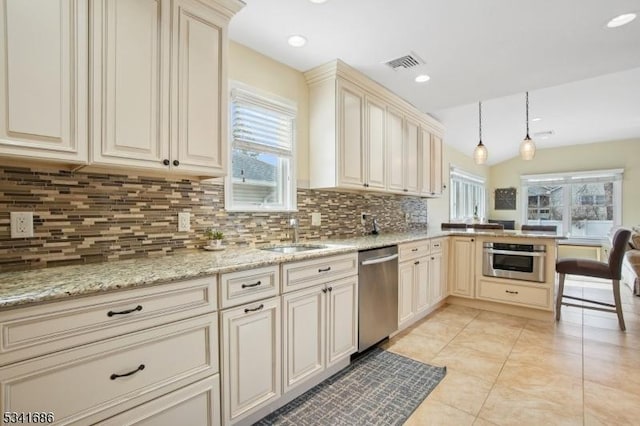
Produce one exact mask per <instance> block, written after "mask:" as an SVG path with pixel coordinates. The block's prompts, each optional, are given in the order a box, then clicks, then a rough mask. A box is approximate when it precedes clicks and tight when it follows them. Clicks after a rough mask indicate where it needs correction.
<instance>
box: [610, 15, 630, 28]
mask: <svg viewBox="0 0 640 426" xmlns="http://www.w3.org/2000/svg"><path fill="white" fill-rule="evenodd" d="M634 19H636V14H635V13H625V14H623V15H620V16H616V17H615V18H613V19H612V20H610V21H609V22H608V23H607V27H609V28H616V27H621V26H623V25H626V24H628V23H629V22H631V21H633V20H634Z"/></svg>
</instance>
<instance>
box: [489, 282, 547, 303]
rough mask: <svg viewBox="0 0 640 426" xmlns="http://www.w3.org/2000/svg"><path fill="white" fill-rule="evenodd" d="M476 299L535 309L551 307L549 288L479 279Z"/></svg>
mask: <svg viewBox="0 0 640 426" xmlns="http://www.w3.org/2000/svg"><path fill="white" fill-rule="evenodd" d="M477 297H478V299H484V300H490V301H492V302H503V303H510V304H513V305H521V306H527V307H530V308H537V309H547V310H549V309H551V307H552V300H551V289H550V288H548V287H529V286H525V285H518V284H512V283H508V284H507V283H502V282H496V281H488V280H482V279H481V280H479V282H478V294H477Z"/></svg>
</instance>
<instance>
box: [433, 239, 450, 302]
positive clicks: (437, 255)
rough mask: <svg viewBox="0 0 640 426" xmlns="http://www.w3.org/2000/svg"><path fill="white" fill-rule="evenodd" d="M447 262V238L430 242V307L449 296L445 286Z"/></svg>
mask: <svg viewBox="0 0 640 426" xmlns="http://www.w3.org/2000/svg"><path fill="white" fill-rule="evenodd" d="M448 262H449V240H448V239H447V238H440V239H436V240H433V241H432V242H431V255H430V256H429V283H430V284H431V286H430V291H431V297H430V300H431V304H432V305H433V304H436V303H438V302H440V301H441V300H443V299H445V298H446V297H447V296H448V295H449V293H448V285H447V269H448Z"/></svg>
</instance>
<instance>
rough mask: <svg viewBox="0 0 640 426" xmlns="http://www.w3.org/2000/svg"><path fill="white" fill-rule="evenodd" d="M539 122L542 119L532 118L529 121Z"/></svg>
mask: <svg viewBox="0 0 640 426" xmlns="http://www.w3.org/2000/svg"><path fill="white" fill-rule="evenodd" d="M540 120H542V118H540V117H536V118H532V119H531V121H540Z"/></svg>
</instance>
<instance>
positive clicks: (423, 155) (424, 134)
mask: <svg viewBox="0 0 640 426" xmlns="http://www.w3.org/2000/svg"><path fill="white" fill-rule="evenodd" d="M420 135H421V136H420V161H419V165H420V195H424V196H431V195H434V192H433V188H432V183H431V175H432V172H433V171H432V167H431V163H432V161H433V159H432V155H431V134H430V133H429V132H428V131H427V130H425V129H423V128H422V127H421V128H420Z"/></svg>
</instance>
